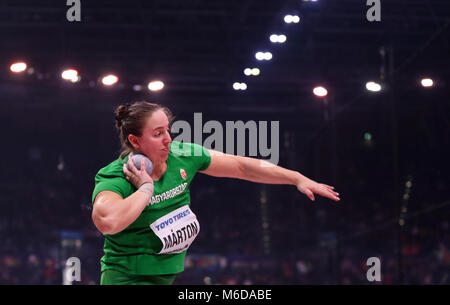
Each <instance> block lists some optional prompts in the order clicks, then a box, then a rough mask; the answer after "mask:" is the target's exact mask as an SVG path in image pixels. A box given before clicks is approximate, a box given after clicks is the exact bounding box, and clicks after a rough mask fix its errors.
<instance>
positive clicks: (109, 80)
mask: <svg viewBox="0 0 450 305" xmlns="http://www.w3.org/2000/svg"><path fill="white" fill-rule="evenodd" d="M118 81H119V78H118V77H117V76H115V75H113V74H109V75H106V76H105V77H103V78H102V84H103V85H105V86H112V85H114V84H115V83H117V82H118Z"/></svg>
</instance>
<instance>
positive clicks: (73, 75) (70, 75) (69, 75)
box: [61, 69, 79, 83]
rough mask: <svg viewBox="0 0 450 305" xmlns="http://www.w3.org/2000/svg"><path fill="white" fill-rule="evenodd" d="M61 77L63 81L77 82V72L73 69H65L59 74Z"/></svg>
mask: <svg viewBox="0 0 450 305" xmlns="http://www.w3.org/2000/svg"><path fill="white" fill-rule="evenodd" d="M61 77H62V78H63V79H65V80H70V81H72V82H74V83H75V82H77V81H78V80H79V77H78V71H77V70H75V69H67V70H64V71H63V72H62V73H61Z"/></svg>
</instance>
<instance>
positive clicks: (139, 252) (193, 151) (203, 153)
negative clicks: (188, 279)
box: [92, 141, 211, 275]
mask: <svg viewBox="0 0 450 305" xmlns="http://www.w3.org/2000/svg"><path fill="white" fill-rule="evenodd" d="M127 161H128V156H126V157H125V158H123V159H122V158H118V159H117V160H115V161H113V162H112V163H110V164H109V165H107V166H106V167H104V168H102V169H101V170H100V171H99V172H98V173H97V175H96V176H95V188H94V191H93V194H92V202H94V201H95V197H96V196H97V194H98V193H100V192H101V191H105V190H108V191H113V192H116V193H117V194H119V195H120V196H122V198H126V197H128V196H130V195H131V194H133V193H134V192H135V191H136V188H135V187H134V186H133V185H132V184H130V183H129V182H128V181H127V180H126V179H125V174H124V173H123V164H124V163H126V162H127ZM210 162H211V156H210V155H209V152H208V150H207V149H205V148H204V147H203V146H200V145H197V144H194V143H182V142H176V141H174V142H172V143H171V144H170V151H169V155H168V158H167V171H166V172H165V173H164V174H163V175H162V176H161V178H160V180H159V181H154V194H153V196H152V198H151V200H150V202H149V203H148V205H147V207H146V208H145V209H144V210H143V211H142V213H141V215H140V216H139V217H138V218H137V219H136V220H135V221H134V222H133V223H132V224H130V225H129V226H128V227H127V228H126V229H124V230H123V231H122V232H119V233H117V234H112V235H109V234H105V235H104V237H105V243H104V253H105V254H104V256H103V257H102V258H101V260H100V264H101V271H104V270H107V269H114V270H118V271H122V272H125V273H128V274H136V275H158V274H176V273H179V272H182V271H183V270H184V259H185V256H186V250H187V248H188V247H189V245H190V244H191V243H192V241H193V240H194V239H195V237H196V236H197V234H198V232H199V230H200V225H199V223H198V221H197V218H196V216H195V214H194V213H193V212H192V210H191V209H190V204H191V199H190V193H189V185H190V184H191V181H192V179H193V178H194V176H195V174H196V173H197V172H198V171H202V170H205V169H207V168H208V166H209V164H210Z"/></svg>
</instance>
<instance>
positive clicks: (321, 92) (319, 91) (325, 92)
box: [313, 86, 328, 97]
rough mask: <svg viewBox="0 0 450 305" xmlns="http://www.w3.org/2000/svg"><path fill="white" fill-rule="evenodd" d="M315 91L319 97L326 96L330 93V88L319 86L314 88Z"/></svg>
mask: <svg viewBox="0 0 450 305" xmlns="http://www.w3.org/2000/svg"><path fill="white" fill-rule="evenodd" d="M313 93H314V95H315V96H317V97H326V96H327V95H328V90H327V89H325V88H324V87H321V86H318V87H315V88H314V89H313Z"/></svg>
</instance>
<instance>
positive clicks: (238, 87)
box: [233, 82, 247, 90]
mask: <svg viewBox="0 0 450 305" xmlns="http://www.w3.org/2000/svg"><path fill="white" fill-rule="evenodd" d="M233 89H234V90H246V89H247V84H246V83H238V82H235V83H234V84H233Z"/></svg>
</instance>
